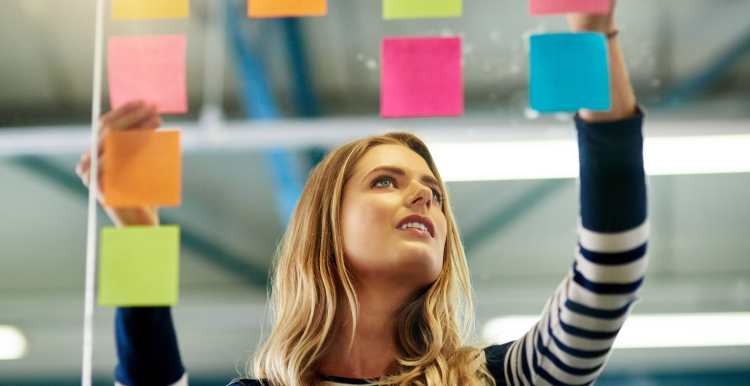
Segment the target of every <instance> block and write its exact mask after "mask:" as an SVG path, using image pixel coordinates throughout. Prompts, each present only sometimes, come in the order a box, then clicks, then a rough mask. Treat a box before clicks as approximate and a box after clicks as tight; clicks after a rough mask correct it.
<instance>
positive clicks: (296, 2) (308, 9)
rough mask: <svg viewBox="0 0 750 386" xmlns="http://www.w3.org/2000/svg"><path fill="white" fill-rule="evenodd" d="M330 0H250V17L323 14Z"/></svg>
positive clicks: (248, 8) (248, 6) (248, 12)
mask: <svg viewBox="0 0 750 386" xmlns="http://www.w3.org/2000/svg"><path fill="white" fill-rule="evenodd" d="M327 12H328V0H248V5H247V16H249V17H295V16H323V15H325V14H326V13H327Z"/></svg>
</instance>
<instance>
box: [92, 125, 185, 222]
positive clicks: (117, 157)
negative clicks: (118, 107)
mask: <svg viewBox="0 0 750 386" xmlns="http://www.w3.org/2000/svg"><path fill="white" fill-rule="evenodd" d="M102 190H103V192H104V206H109V207H115V208H127V207H136V206H145V205H155V206H179V205H180V203H181V201H182V152H181V150H180V130H179V129H172V130H124V131H111V132H109V133H107V135H106V137H105V138H104V165H103V175H102Z"/></svg>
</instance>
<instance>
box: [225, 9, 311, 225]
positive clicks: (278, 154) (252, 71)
mask: <svg viewBox="0 0 750 386" xmlns="http://www.w3.org/2000/svg"><path fill="white" fill-rule="evenodd" d="M235 8H238V7H236V6H235ZM244 18H245V13H244V12H243V11H241V10H239V9H232V10H230V12H227V27H228V29H229V34H228V35H229V37H230V42H231V45H232V46H233V48H234V53H235V59H236V61H235V62H236V63H237V72H238V75H239V81H240V86H241V87H240V92H241V93H242V99H243V107H244V108H245V113H246V114H247V116H248V118H251V119H258V120H272V119H278V118H280V116H281V115H280V112H279V110H278V108H277V106H276V101H275V100H274V97H273V92H272V90H271V87H270V85H269V82H268V77H267V75H266V72H265V68H264V66H263V64H262V62H261V61H259V60H258V58H257V57H256V56H255V55H253V52H251V50H250V48H249V47H248V43H247V42H246V40H245V38H244V35H243V33H242V29H241V24H240V23H241V21H242V20H244ZM264 158H265V161H266V164H267V166H268V170H269V174H270V176H269V177H270V178H271V180H272V181H273V184H274V187H275V188H276V204H277V207H278V212H279V217H280V219H281V223H282V224H283V225H284V226H287V225H288V224H289V220H290V219H291V217H292V212H293V211H294V207H295V206H296V205H297V201H298V200H299V197H300V195H301V194H302V189H303V187H304V182H303V180H302V175H301V173H300V171H299V170H298V168H297V167H296V164H295V162H294V158H293V154H292V152H291V151H289V150H286V149H273V150H269V151H267V152H266V153H265V154H264Z"/></svg>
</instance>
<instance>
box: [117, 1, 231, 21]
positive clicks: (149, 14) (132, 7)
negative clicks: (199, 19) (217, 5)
mask: <svg viewBox="0 0 750 386" xmlns="http://www.w3.org/2000/svg"><path fill="white" fill-rule="evenodd" d="M211 1H218V0H211ZM188 16H190V1H189V0H112V19H113V20H133V19H180V18H186V17H188Z"/></svg>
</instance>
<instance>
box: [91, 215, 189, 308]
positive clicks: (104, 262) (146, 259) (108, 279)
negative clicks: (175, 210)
mask: <svg viewBox="0 0 750 386" xmlns="http://www.w3.org/2000/svg"><path fill="white" fill-rule="evenodd" d="M179 266H180V228H179V227H178V226H176V225H165V226H158V227H149V226H132V227H124V228H114V227H104V228H102V230H101V237H100V239H99V287H98V290H99V291H98V292H99V294H98V301H99V305H100V306H118V307H156V306H171V305H174V304H176V303H177V295H178V292H179V291H178V288H179V276H180V274H179V271H180V269H179Z"/></svg>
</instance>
